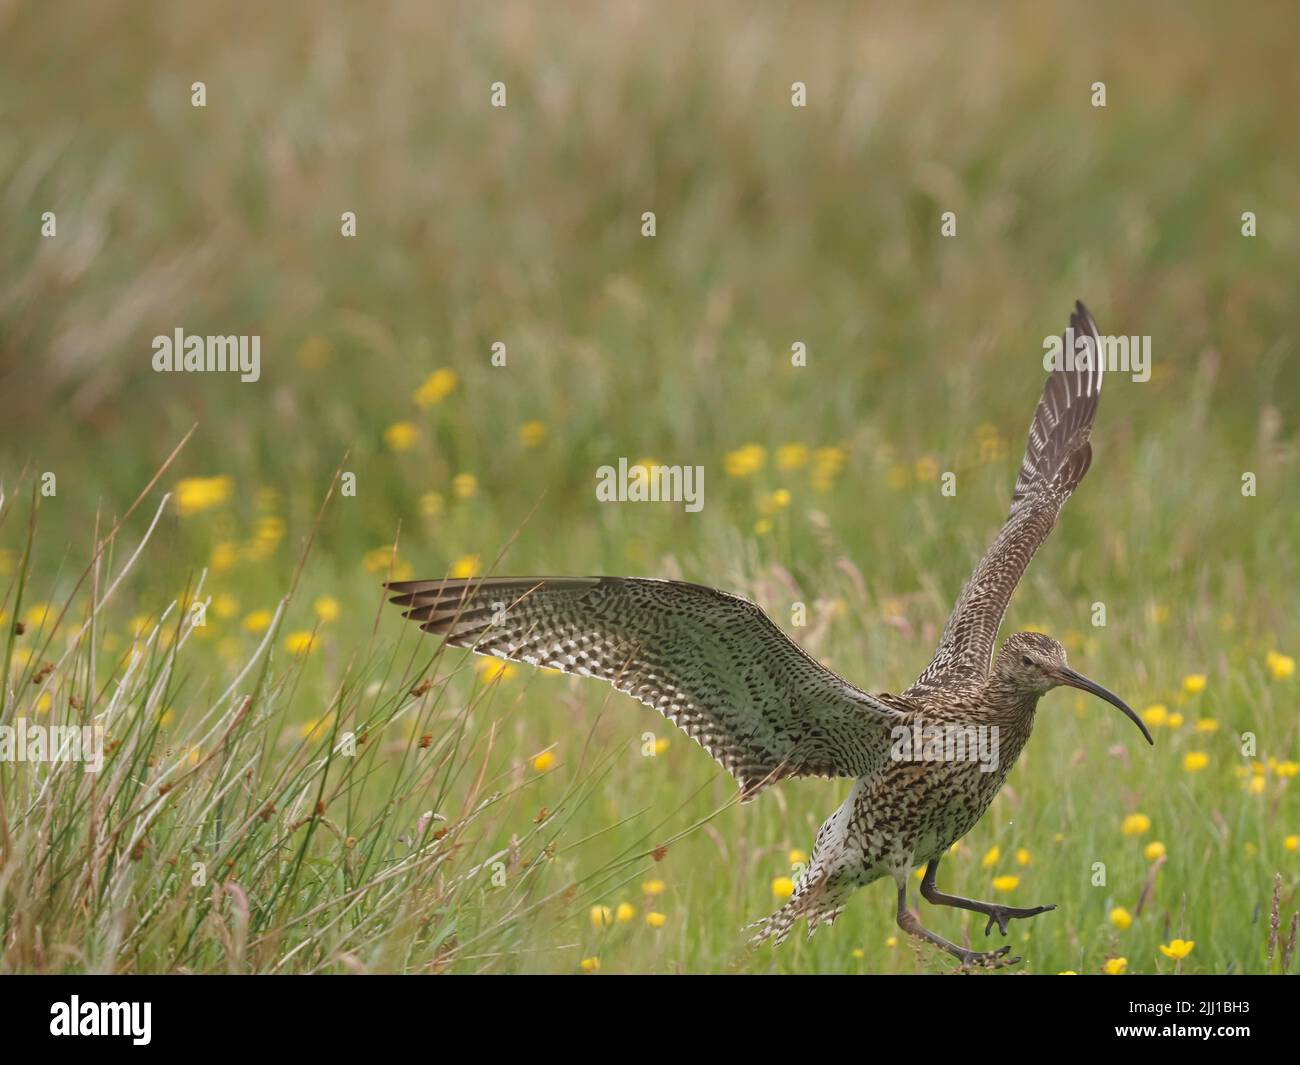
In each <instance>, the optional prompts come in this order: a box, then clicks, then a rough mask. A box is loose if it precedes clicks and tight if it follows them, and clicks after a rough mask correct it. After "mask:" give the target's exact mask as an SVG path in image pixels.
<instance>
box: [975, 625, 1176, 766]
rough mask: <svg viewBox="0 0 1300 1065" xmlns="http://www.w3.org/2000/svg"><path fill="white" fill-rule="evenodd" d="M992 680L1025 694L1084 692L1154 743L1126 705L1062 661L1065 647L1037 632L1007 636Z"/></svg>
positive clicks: (994, 668) (1144, 726)
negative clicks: (1059, 689)
mask: <svg viewBox="0 0 1300 1065" xmlns="http://www.w3.org/2000/svg"><path fill="white" fill-rule="evenodd" d="M993 677H994V679H995V680H996V681H997V682H998V683H999V684H1001V685H1003V686H1004V687H1007V688H1010V689H1012V690H1013V691H1016V692H1021V693H1024V694H1026V695H1043V694H1044V693H1046V692H1049V691H1051V690H1052V689H1053V688H1056V687H1059V686H1061V685H1066V686H1067V687H1070V688H1078V689H1079V690H1080V691H1085V692H1088V693H1089V694H1090V695H1095V696H1097V698H1099V699H1105V700H1106V702H1108V703H1110V704H1111V706H1114V707H1117V708H1118V709H1119V710H1120V711H1121V712H1122V713H1123V714H1124V716H1125V717H1127V718H1128V719H1129V720H1130V721H1132V722H1133V724H1135V725H1136V726H1137V727H1138V728H1139V729H1141V731H1142V735H1143V736H1145V737H1146V741H1147V743H1152V744H1153V743H1155V740H1153V739H1152V738H1151V732H1150V731H1149V730H1148V729H1147V727H1146V725H1145V724H1144V723H1143V721H1142V719H1141V718H1140V717H1138V716H1137V714H1136V713H1134V711H1133V708H1132V707H1131V706H1129V705H1128V703H1126V702H1124V700H1123V699H1121V698H1120V697H1119V696H1118V695H1116V694H1115V693H1114V692H1111V691H1108V690H1107V689H1105V688H1103V687H1102V686H1101V685H1100V684H1097V683H1096V682H1095V681H1091V680H1089V679H1088V678H1087V677H1085V676H1083V675H1082V674H1079V673H1076V672H1075V671H1074V670H1072V669H1071V668H1070V667H1069V665H1068V664H1067V663H1066V661H1065V648H1064V647H1062V646H1061V645H1060V644H1059V643H1057V642H1056V641H1055V640H1053V639H1052V638H1051V637H1050V636H1045V635H1044V634H1043V633H1041V632H1017V633H1015V634H1013V635H1012V636H1009V637H1008V638H1007V640H1006V642H1005V643H1003V645H1002V650H1001V651H999V652H998V657H997V661H996V662H994V664H993Z"/></svg>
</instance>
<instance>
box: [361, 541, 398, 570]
mask: <svg viewBox="0 0 1300 1065" xmlns="http://www.w3.org/2000/svg"><path fill="white" fill-rule="evenodd" d="M393 559H394V554H393V545H392V544H388V545H386V546H385V547H376V548H373V549H372V550H370V551H367V552H366V553H365V554H364V555H362V556H361V565H362V567H363V568H364V569H365V571H366V572H367V573H382V572H384V570H386V569H388V567H389V566H390V565H392V564H393Z"/></svg>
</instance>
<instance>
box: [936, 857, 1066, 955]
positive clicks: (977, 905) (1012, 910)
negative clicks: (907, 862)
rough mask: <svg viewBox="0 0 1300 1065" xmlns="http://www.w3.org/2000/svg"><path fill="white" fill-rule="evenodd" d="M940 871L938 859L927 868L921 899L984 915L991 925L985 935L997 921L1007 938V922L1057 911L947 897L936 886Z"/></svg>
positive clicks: (986, 926)
mask: <svg viewBox="0 0 1300 1065" xmlns="http://www.w3.org/2000/svg"><path fill="white" fill-rule="evenodd" d="M938 871H939V859H938V858H936V859H935V860H934V861H932V862H931V863H930V864H929V865H927V866H926V867H925V878H924V879H923V880H922V881H921V897H922V898H924V899H925V901H926V902H932V903H934V905H936V906H957V907H960V908H961V909H963V910H972V911H974V912H975V913H982V914H984V916H985V917H987V918H988V919H989V923H988V924H986V925H985V926H984V934H985V935H988V934H989V933H990V932H992V931H993V923H994V922H995V921H996V922H997V926H998V930H999V931H1000V932H1001V933H1002V934H1003V935H1004V936H1005V935H1006V934H1007V922H1008V921H1011V920H1014V919H1015V918H1017V917H1035V916H1037V915H1038V914H1040V913H1046V912H1047V911H1048V910H1054V909H1056V904H1055V903H1052V904H1051V905H1050V906H1033V907H1030V908H1029V909H1019V908H1017V907H1015V906H1002V905H999V904H998V903H996V902H980V901H979V900H978V899H964V898H962V897H961V896H960V895H945V894H944V893H943V892H942V891H940V890H939V889H938V888H937V887H935V884H934V877H935V874H936V873H938Z"/></svg>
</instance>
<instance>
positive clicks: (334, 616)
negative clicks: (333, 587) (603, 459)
mask: <svg viewBox="0 0 1300 1065" xmlns="http://www.w3.org/2000/svg"><path fill="white" fill-rule="evenodd" d="M312 609H313V610H315V611H316V616H317V617H318V618H320V619H321V621H325V622H329V621H338V619H339V609H340V608H339V601H338V600H337V599H335V598H334V597H333V596H332V595H321V596H317V597H316V601H315V602H314V603H312Z"/></svg>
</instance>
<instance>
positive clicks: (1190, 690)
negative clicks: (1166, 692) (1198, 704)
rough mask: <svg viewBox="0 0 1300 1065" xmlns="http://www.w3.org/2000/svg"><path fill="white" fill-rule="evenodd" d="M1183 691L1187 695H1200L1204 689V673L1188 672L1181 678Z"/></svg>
mask: <svg viewBox="0 0 1300 1065" xmlns="http://www.w3.org/2000/svg"><path fill="white" fill-rule="evenodd" d="M1183 691H1185V692H1186V693H1187V694H1188V695H1200V694H1201V692H1203V691H1205V674H1204V673H1189V674H1187V676H1185V677H1184V678H1183Z"/></svg>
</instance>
